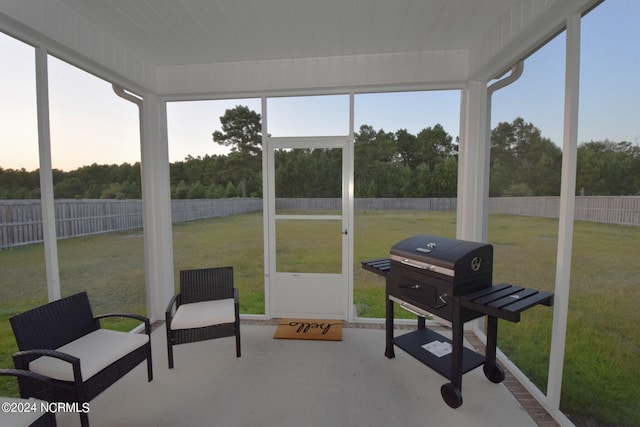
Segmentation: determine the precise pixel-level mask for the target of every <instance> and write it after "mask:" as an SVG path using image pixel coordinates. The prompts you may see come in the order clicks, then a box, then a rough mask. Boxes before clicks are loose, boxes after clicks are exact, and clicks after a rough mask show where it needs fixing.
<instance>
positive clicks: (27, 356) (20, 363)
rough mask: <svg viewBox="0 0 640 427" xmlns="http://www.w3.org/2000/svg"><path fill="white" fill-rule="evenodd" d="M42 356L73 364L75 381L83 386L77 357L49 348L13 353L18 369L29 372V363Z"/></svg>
mask: <svg viewBox="0 0 640 427" xmlns="http://www.w3.org/2000/svg"><path fill="white" fill-rule="evenodd" d="M40 356H48V357H54V358H56V359H60V360H64V361H65V362H67V363H70V364H71V367H72V368H73V379H74V381H75V383H76V384H82V372H81V371H80V359H79V358H77V357H76V356H72V355H70V354H67V353H64V352H62V351H58V350H51V349H48V348H38V349H32V350H23V351H19V352H17V353H13V363H14V364H15V366H16V368H18V369H24V370H29V363H30V362H31V361H32V360H34V359H37V358H38V357H40Z"/></svg>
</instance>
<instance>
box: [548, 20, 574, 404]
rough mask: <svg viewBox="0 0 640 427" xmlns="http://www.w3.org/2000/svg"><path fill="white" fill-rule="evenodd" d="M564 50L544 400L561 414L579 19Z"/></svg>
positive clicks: (569, 28)
mask: <svg viewBox="0 0 640 427" xmlns="http://www.w3.org/2000/svg"><path fill="white" fill-rule="evenodd" d="M566 43H567V50H566V71H565V73H566V74H565V99H564V134H563V142H562V153H563V154H562V183H561V188H560V219H559V228H558V254H557V261H556V284H555V292H554V307H553V329H552V333H551V352H550V355H549V377H548V386H547V399H548V402H549V406H550V408H551V409H552V410H555V411H559V410H560V390H561V388H562V370H563V365H564V352H565V340H566V335H567V315H568V307H569V284H570V274H571V252H572V243H573V220H574V212H575V194H576V158H577V150H578V149H577V146H578V104H579V91H580V15H573V16H572V17H570V18H569V19H568V20H567V42H566Z"/></svg>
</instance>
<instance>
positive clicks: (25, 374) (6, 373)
mask: <svg viewBox="0 0 640 427" xmlns="http://www.w3.org/2000/svg"><path fill="white" fill-rule="evenodd" d="M0 377H17V378H25V379H29V380H35V381H42V382H47V383H50V382H51V378H49V377H45V376H44V375H40V374H37V373H35V372H31V371H27V370H25V369H0Z"/></svg>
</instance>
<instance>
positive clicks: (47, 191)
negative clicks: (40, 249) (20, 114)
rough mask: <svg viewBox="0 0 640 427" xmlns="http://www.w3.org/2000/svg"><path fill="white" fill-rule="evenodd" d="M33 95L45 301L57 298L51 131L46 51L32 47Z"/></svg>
mask: <svg viewBox="0 0 640 427" xmlns="http://www.w3.org/2000/svg"><path fill="white" fill-rule="evenodd" d="M35 52H36V98H37V114H38V147H39V152H40V153H39V154H40V203H41V205H42V231H43V233H42V234H43V239H44V262H45V268H46V274H47V295H48V298H49V301H54V300H57V299H60V271H59V268H58V246H57V241H56V239H57V237H56V212H55V202H54V194H53V169H52V167H51V133H50V127H49V76H48V67H47V56H48V53H47V51H46V50H45V49H43V48H36V50H35Z"/></svg>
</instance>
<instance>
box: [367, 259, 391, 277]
mask: <svg viewBox="0 0 640 427" xmlns="http://www.w3.org/2000/svg"><path fill="white" fill-rule="evenodd" d="M362 268H364V269H365V270H367V271H371V272H372V273H375V274H377V275H379V276H383V277H386V276H387V274H389V271H390V270H391V259H390V258H376V259H371V260H368V261H362Z"/></svg>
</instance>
